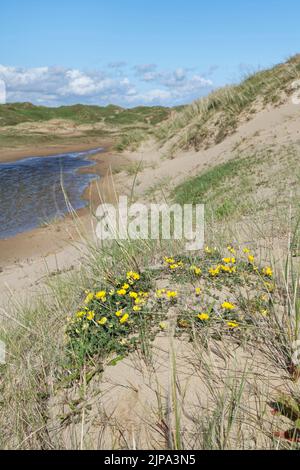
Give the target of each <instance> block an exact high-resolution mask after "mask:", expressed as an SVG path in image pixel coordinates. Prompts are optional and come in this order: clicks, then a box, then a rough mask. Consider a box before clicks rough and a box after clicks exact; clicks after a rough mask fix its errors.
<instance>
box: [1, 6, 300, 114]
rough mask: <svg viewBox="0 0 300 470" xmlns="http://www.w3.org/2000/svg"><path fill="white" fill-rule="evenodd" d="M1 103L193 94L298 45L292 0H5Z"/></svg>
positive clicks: (174, 99)
mask: <svg viewBox="0 0 300 470" xmlns="http://www.w3.org/2000/svg"><path fill="white" fill-rule="evenodd" d="M0 11H1V18H2V21H1V28H0V64H1V65H0V78H1V79H3V80H4V81H5V83H6V87H7V98H8V101H33V102H35V103H40V104H48V105H59V104H64V103H65V104H69V103H76V102H83V103H93V104H108V103H110V102H113V103H115V104H120V105H123V106H135V105H137V104H147V105H153V104H164V105H173V104H180V103H185V102H189V101H192V100H193V99H195V98H197V97H199V96H201V95H204V94H206V93H208V92H209V91H210V90H211V89H213V88H214V87H218V86H221V85H224V84H226V83H232V82H234V81H238V80H239V79H240V78H241V77H242V75H243V74H245V73H247V72H250V71H255V70H257V69H259V68H264V67H269V66H271V65H273V64H275V63H278V62H280V61H282V60H285V59H286V58H287V57H289V56H291V55H293V54H295V53H297V52H300V27H299V18H300V2H299V0H286V1H283V0H272V1H269V0H260V1H259V0H226V1H225V0H211V1H210V2H208V1H201V0H72V1H71V0H43V1H41V0H26V1H24V0H4V1H3V2H1V10H0Z"/></svg>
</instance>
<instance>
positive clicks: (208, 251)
mask: <svg viewBox="0 0 300 470" xmlns="http://www.w3.org/2000/svg"><path fill="white" fill-rule="evenodd" d="M205 253H207V254H208V255H211V254H212V249H211V248H209V246H206V247H205Z"/></svg>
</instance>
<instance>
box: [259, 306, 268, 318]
mask: <svg viewBox="0 0 300 470" xmlns="http://www.w3.org/2000/svg"><path fill="white" fill-rule="evenodd" d="M260 314H261V315H262V316H263V317H267V316H268V315H269V311H268V310H267V309H266V308H264V309H262V310H260Z"/></svg>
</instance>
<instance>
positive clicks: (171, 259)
mask: <svg viewBox="0 0 300 470" xmlns="http://www.w3.org/2000/svg"><path fill="white" fill-rule="evenodd" d="M164 261H165V262H166V263H167V264H174V263H175V259H174V258H168V257H167V256H166V257H165V258H164Z"/></svg>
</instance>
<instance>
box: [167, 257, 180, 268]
mask: <svg viewBox="0 0 300 470" xmlns="http://www.w3.org/2000/svg"><path fill="white" fill-rule="evenodd" d="M164 261H165V263H166V264H167V265H168V266H169V268H170V270H171V271H176V270H177V269H180V268H183V266H184V264H183V262H182V261H178V262H177V263H176V261H175V259H174V258H168V257H165V258H164Z"/></svg>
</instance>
